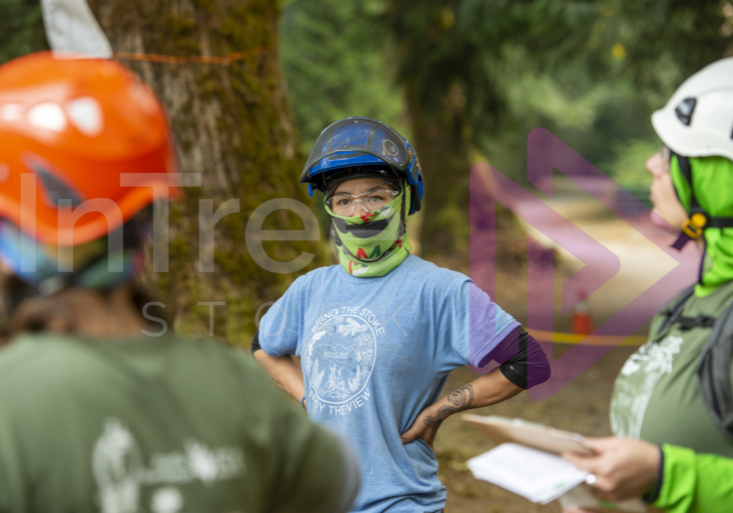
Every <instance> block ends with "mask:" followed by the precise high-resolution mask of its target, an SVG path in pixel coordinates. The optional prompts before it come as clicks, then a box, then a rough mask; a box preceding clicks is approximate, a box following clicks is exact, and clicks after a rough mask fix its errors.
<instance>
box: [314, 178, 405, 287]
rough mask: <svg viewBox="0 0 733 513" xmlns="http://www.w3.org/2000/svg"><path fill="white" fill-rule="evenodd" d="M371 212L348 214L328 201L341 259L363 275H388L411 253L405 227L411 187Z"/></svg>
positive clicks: (354, 272) (356, 272) (352, 270)
mask: <svg viewBox="0 0 733 513" xmlns="http://www.w3.org/2000/svg"><path fill="white" fill-rule="evenodd" d="M403 191H406V192H402V193H400V194H399V195H398V196H397V197H395V198H394V199H393V200H392V201H390V202H389V203H387V204H386V205H384V206H383V207H382V208H380V209H379V210H376V211H374V212H373V213H371V214H366V215H362V216H355V217H344V216H339V215H336V214H334V213H333V211H331V209H330V208H329V207H328V205H326V212H328V214H329V215H330V216H331V220H332V222H333V226H332V229H333V230H334V232H335V234H334V235H335V237H334V238H335V239H336V245H337V246H338V248H339V262H340V263H341V266H342V267H343V268H344V269H345V270H346V271H347V272H348V273H349V274H352V275H354V276H358V277H359V278H373V277H376V276H384V275H385V274H387V273H389V272H390V271H391V270H392V269H394V268H395V267H397V266H398V265H400V264H401V263H402V262H403V261H404V260H405V258H407V257H408V255H409V254H410V243H409V242H408V241H407V232H406V231H405V205H406V204H409V202H410V188H409V186H407V184H405V187H404V188H403Z"/></svg>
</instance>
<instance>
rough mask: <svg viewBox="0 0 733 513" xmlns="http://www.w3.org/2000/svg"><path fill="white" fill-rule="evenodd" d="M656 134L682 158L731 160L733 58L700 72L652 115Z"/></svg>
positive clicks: (732, 140) (732, 157) (715, 63)
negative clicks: (719, 157)
mask: <svg viewBox="0 0 733 513" xmlns="http://www.w3.org/2000/svg"><path fill="white" fill-rule="evenodd" d="M652 125H653V126H654V130H655V131H656V132H657V135H658V136H659V137H660V138H661V139H662V142H664V144H666V145H667V146H668V147H669V148H670V149H671V150H672V151H674V152H675V153H677V154H678V155H683V156H685V157H707V156H711V155H718V156H721V157H726V158H728V159H730V160H733V57H729V58H727V59H721V60H719V61H716V62H714V63H712V64H710V65H709V66H706V67H705V68H703V69H701V70H700V71H698V72H697V73H695V74H694V75H692V76H691V77H690V78H688V79H687V80H685V81H684V82H683V84H682V85H681V86H680V87H679V88H678V89H677V91H675V93H674V94H673V95H672V98H670V100H669V101H668V102H667V105H665V106H664V108H662V109H660V110H658V111H656V112H655V113H654V114H652Z"/></svg>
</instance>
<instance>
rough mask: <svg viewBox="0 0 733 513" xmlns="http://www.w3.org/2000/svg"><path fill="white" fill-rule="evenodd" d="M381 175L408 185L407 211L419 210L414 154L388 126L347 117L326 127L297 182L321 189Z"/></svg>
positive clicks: (419, 185) (420, 185)
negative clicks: (410, 198)
mask: <svg viewBox="0 0 733 513" xmlns="http://www.w3.org/2000/svg"><path fill="white" fill-rule="evenodd" d="M380 175H383V176H384V177H385V179H387V180H388V181H389V180H390V179H391V180H399V182H400V183H402V182H403V179H406V180H407V183H408V184H409V185H410V186H412V188H413V194H411V197H412V200H411V204H410V211H409V213H408V214H409V215H411V214H414V213H415V212H417V211H418V210H420V203H421V201H422V197H423V178H422V171H421V169H420V162H419V161H418V160H417V154H416V153H415V150H413V149H412V146H410V143H408V142H407V139H405V138H404V137H402V136H401V135H400V134H398V133H397V132H396V131H395V130H394V129H393V128H392V127H390V126H388V125H386V124H384V123H382V122H381V121H377V120H376V119H372V118H365V117H359V116H355V117H349V118H345V119H342V120H340V121H336V122H335V123H333V124H331V125H329V126H328V127H326V129H325V130H324V131H323V132H321V135H320V136H319V137H318V139H317V140H316V143H315V144H314V145H313V149H312V150H311V153H310V155H309V156H308V162H306V164H305V168H303V174H302V175H301V177H300V183H307V184H308V193H309V194H310V195H311V196H313V189H318V190H319V191H321V192H323V193H325V192H326V191H327V189H328V186H329V184H331V183H334V180H338V181H341V179H344V178H346V177H348V178H349V179H352V178H361V177H365V176H380Z"/></svg>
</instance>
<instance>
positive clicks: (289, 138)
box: [0, 0, 733, 513]
mask: <svg viewBox="0 0 733 513" xmlns="http://www.w3.org/2000/svg"><path fill="white" fill-rule="evenodd" d="M89 4H90V7H91V8H92V11H93V12H94V14H95V16H96V17H97V19H98V21H99V23H100V25H101V26H102V28H103V30H104V32H105V33H106V35H107V37H108V38H109V39H110V42H111V44H112V48H113V49H114V50H115V51H116V52H128V53H127V54H118V55H117V56H116V57H117V58H118V59H120V60H121V62H123V63H125V64H126V65H127V66H129V67H130V68H131V69H133V70H134V71H135V72H136V73H138V74H139V76H140V77H141V78H142V79H143V80H144V81H145V82H146V83H148V85H150V86H151V87H152V88H153V89H154V91H155V92H156V94H157V95H158V96H159V98H161V101H162V102H163V104H164V105H165V107H166V109H167V110H168V113H169V116H170V119H171V123H172V126H173V131H174V133H175V135H176V139H177V149H178V153H179V157H180V163H181V171H182V172H184V173H192V172H195V173H202V175H203V187H201V188H186V189H185V191H184V193H185V198H184V201H183V202H181V203H179V204H176V205H172V206H171V216H170V224H171V227H172V237H171V242H170V250H169V254H170V259H169V262H170V266H169V270H168V272H160V273H152V272H150V273H149V274H148V275H147V276H146V277H145V280H146V281H147V282H148V284H149V285H150V286H151V287H153V288H154V289H156V293H157V294H158V295H159V296H160V298H161V300H162V301H163V302H164V304H165V305H166V306H165V310H166V312H167V313H168V315H169V316H170V317H175V326H176V328H177V329H179V330H181V331H183V332H186V333H189V334H190V333H195V334H200V335H203V336H206V335H208V334H209V329H210V326H212V327H213V332H214V334H215V335H216V336H219V337H221V338H224V339H226V340H228V341H230V342H232V343H235V344H241V345H245V346H247V345H249V343H250V340H251V337H252V334H253V333H254V330H255V327H256V322H257V316H258V315H259V314H261V312H262V311H263V307H266V306H267V305H268V304H271V302H272V301H274V300H276V299H277V298H278V297H279V296H280V295H281V294H282V293H283V292H284V291H285V289H286V288H287V287H288V285H289V284H290V283H292V281H293V280H294V279H295V278H297V276H299V275H300V274H303V273H305V272H307V271H309V270H311V269H313V268H315V267H318V266H321V265H326V264H329V263H333V262H335V259H334V257H333V255H332V253H331V250H330V248H329V244H328V219H327V217H326V216H325V213H324V211H323V209H322V208H321V207H319V203H320V202H319V201H318V200H319V198H316V201H312V200H310V199H309V198H308V195H307V193H306V192H305V188H304V187H302V186H299V185H298V183H297V182H298V178H299V176H300V173H301V171H302V166H303V164H304V161H305V156H306V155H307V154H308V153H309V151H310V147H311V145H312V144H313V142H314V141H315V139H316V138H317V136H318V134H319V133H320V131H321V130H322V129H323V128H325V127H326V126H327V125H328V124H330V123H332V122H333V121H336V120H338V119H340V118H343V117H347V116H370V117H374V118H377V119H380V120H382V121H384V122H386V123H388V124H390V125H392V126H394V127H395V128H396V129H397V130H398V131H400V132H401V133H402V134H403V135H405V136H406V137H407V138H408V139H409V140H410V142H411V143H412V144H413V146H414V147H415V148H416V150H417V153H418V155H419V156H420V161H421V163H422V168H423V171H424V174H425V180H426V184H425V191H426V192H425V202H424V207H423V210H422V211H421V212H420V213H419V214H418V215H417V216H413V217H414V218H411V219H410V228H409V229H410V237H411V241H414V242H415V243H417V244H415V249H416V251H418V252H419V253H420V254H421V255H422V256H423V257H425V258H427V259H430V260H432V261H435V262H436V263H439V264H440V265H444V266H448V267H451V268H454V269H456V270H460V271H463V272H468V271H469V265H468V263H469V256H468V247H469V218H468V206H469V171H470V169H471V166H472V165H473V164H475V163H477V162H489V163H490V164H491V165H493V166H494V167H495V168H497V169H498V170H500V171H502V172H503V173H504V174H506V175H508V176H509V177H510V178H512V179H513V180H514V181H516V182H517V183H519V184H522V185H523V186H525V188H527V189H528V190H533V187H532V186H530V185H529V184H528V183H527V181H526V141H527V135H528V133H529V132H530V131H531V130H533V129H534V128H537V127H543V128H546V129H548V130H549V131H550V132H552V133H553V134H555V135H556V136H557V137H559V138H560V139H561V140H563V141H564V142H566V143H567V144H568V145H569V146H570V147H572V148H573V149H575V150H576V151H577V152H578V153H580V154H581V155H582V156H584V157H585V158H586V159H587V160H589V161H590V162H592V163H593V164H595V165H596V166H597V167H598V168H599V169H601V170H602V171H603V172H605V173H606V174H608V175H609V176H611V177H612V178H613V179H614V180H616V181H617V182H618V183H620V184H621V185H622V186H624V187H625V188H627V189H628V190H629V191H631V192H632V193H633V194H634V195H636V196H637V197H638V198H640V199H642V200H643V201H647V202H648V183H649V179H648V174H647V173H646V171H645V169H644V161H645V160H646V158H647V157H649V156H650V155H652V154H653V153H654V152H656V151H657V150H658V149H659V147H660V144H661V142H660V141H659V140H658V138H657V137H656V136H655V135H654V132H653V130H652V127H651V124H650V120H649V119H650V115H651V113H652V112H653V111H654V110H656V109H658V108H660V107H661V106H663V105H664V103H665V102H666V100H667V99H668V98H669V96H670V95H671V93H672V92H673V91H674V89H675V88H676V87H677V86H678V85H679V84H680V83H681V82H682V81H683V80H684V79H685V78H686V77H687V76H689V75H690V74H692V73H693V72H695V71H697V70H699V69H700V68H702V67H703V66H705V65H706V64H709V63H711V62H713V61H715V60H717V59H720V58H721V57H724V56H730V55H733V5H731V3H729V2H728V1H720V0H707V1H700V2H689V1H684V0H654V1H652V0H585V1H580V0H511V1H510V0H419V1H415V0H412V1H411V0H289V1H288V0H283V1H282V2H280V3H278V2H276V1H270V0H246V1H243V0H153V1H150V0H90V1H89ZM0 14H1V15H2V16H0V64H2V63H4V62H6V61H8V60H10V59H12V58H15V57H18V56H21V55H24V54H26V53H29V52H32V51H37V50H42V49H46V48H48V42H47V41H46V37H45V34H44V27H43V19H42V13H41V8H40V2H39V0H0ZM129 52H136V53H139V54H143V55H142V56H138V57H131V56H130V55H129ZM238 52H243V53H242V54H239V57H237V58H236V59H234V60H232V61H231V62H226V63H225V64H222V63H221V62H219V63H201V62H197V61H196V59H198V58H199V57H200V56H220V57H223V56H227V55H230V54H237V53H238ZM153 55H163V56H175V57H178V58H180V59H181V62H175V63H173V62H154V59H152V58H151V56H153ZM100 172H102V171H100ZM274 198H294V199H297V200H299V201H301V202H302V203H303V204H305V205H308V206H309V208H311V209H312V210H313V211H314V212H315V213H316V215H317V217H318V219H319V221H320V223H319V224H320V228H317V229H316V230H315V231H316V232H317V233H315V234H314V233H307V234H306V235H307V237H306V239H307V240H301V241H263V242H262V245H263V247H264V250H265V253H266V255H267V256H268V258H271V259H272V260H273V261H276V262H277V261H280V262H287V261H290V260H293V259H295V258H297V257H299V255H300V256H301V257H302V255H303V254H304V253H303V252H306V253H307V254H308V255H311V256H309V257H307V258H309V259H310V260H309V263H308V265H305V266H304V267H302V269H301V270H300V271H299V272H296V273H280V272H272V270H268V269H266V268H265V267H263V266H262V265H261V262H262V260H261V259H262V255H261V254H260V255H259V257H257V256H256V255H255V249H253V248H252V247H250V246H249V245H248V244H247V243H246V242H245V232H246V230H247V229H248V226H249V224H248V223H249V222H250V221H251V219H252V218H254V217H257V216H256V215H255V214H256V212H257V209H258V207H260V206H261V205H263V204H264V203H265V202H267V201H268V200H272V199H274ZM207 200H211V202H210V203H201V201H204V202H206V201H207ZM233 202H234V203H233ZM202 205H206V206H205V208H206V209H208V211H209V212H210V213H212V212H215V211H217V209H220V208H221V209H222V210H220V211H219V212H220V213H222V214H223V213H227V215H225V216H223V217H222V218H221V220H219V221H218V222H217V223H216V225H215V226H206V225H205V224H202V223H201V222H200V219H199V215H200V213H201V208H202ZM498 213H499V222H498V223H497V230H498V233H497V241H498V243H499V251H498V252H497V258H498V264H499V267H498V271H499V272H498V273H497V274H498V277H497V291H498V293H499V302H500V304H502V306H503V307H504V308H505V309H507V310H508V311H509V312H510V313H512V314H513V315H514V316H515V317H517V318H518V319H520V320H523V319H522V317H523V315H524V312H523V310H522V309H523V304H524V303H526V297H525V296H524V295H523V294H524V293H525V292H526V285H524V283H523V282H524V276H525V274H526V254H527V253H526V240H527V237H526V234H525V233H523V232H522V231H521V230H520V229H519V225H518V224H517V223H516V222H514V219H513V218H512V214H511V213H509V211H506V210H504V211H499V212H498ZM260 221H263V225H262V226H263V228H264V229H270V230H275V229H281V230H301V229H303V228H308V227H307V226H304V224H303V221H302V220H301V219H300V218H299V217H298V216H297V215H295V214H294V213H293V212H290V211H287V210H279V211H276V212H273V213H272V214H270V215H268V216H266V218H264V220H263V219H260ZM206 231H210V232H213V233H214V234H215V242H216V245H215V253H214V268H213V269H212V270H211V271H209V270H202V269H201V268H200V267H199V264H198V258H197V257H198V256H199V255H200V253H201V252H202V251H208V250H211V251H213V248H208V249H207V248H204V247H202V243H201V241H202V240H203V239H202V238H201V233H204V232H206ZM305 231H306V232H308V230H305ZM310 231H311V232H312V231H313V230H310ZM622 236H623V237H625V236H626V235H625V234H623V235H622ZM560 274H562V273H560ZM561 277H562V276H561ZM501 280H503V281H501ZM500 285H506V286H505V287H500ZM510 293H511V294H513V295H512V296H511V297H509V296H508V294H510ZM210 302H219V303H224V304H223V305H221V304H220V305H216V306H212V305H210V304H208V303H210ZM201 303H205V304H201ZM525 306H526V305H525ZM212 311H213V313H214V322H213V323H212V324H210V322H211V319H210V312H212ZM631 350H633V348H617V350H614V352H612V353H610V354H609V355H608V356H607V357H606V358H604V359H603V360H602V361H601V362H599V363H598V364H596V365H594V366H593V367H592V368H590V369H588V370H587V371H586V372H584V373H583V374H582V375H581V376H580V378H578V379H577V380H575V382H573V383H572V384H571V385H570V386H568V387H567V388H566V389H564V390H563V391H562V392H561V393H560V394H558V395H557V396H555V397H553V398H552V399H550V400H548V401H545V402H539V403H538V402H534V401H531V400H530V399H529V398H528V397H527V396H526V394H523V395H522V396H520V397H517V398H515V399H514V400H512V401H509V402H507V403H504V404H502V405H499V406H497V407H495V408H492V410H491V411H492V413H497V414H503V415H507V416H511V417H515V416H516V417H523V418H527V419H529V420H533V421H540V422H544V423H548V424H551V425H553V426H556V427H559V428H565V429H573V430H577V431H579V432H582V433H584V434H587V435H603V434H608V432H609V427H608V421H607V402H608V398H609V396H610V389H611V386H612V383H613V380H614V378H615V376H616V374H617V372H618V370H619V368H620V366H621V365H622V363H623V361H624V360H625V358H626V357H627V356H628V353H629V351H631ZM624 351H625V352H624ZM471 376H472V374H471V371H470V369H461V370H459V371H457V372H455V373H453V374H452V375H451V380H450V381H449V382H448V384H447V389H451V387H453V386H454V385H455V386H460V384H463V383H465V382H466V381H468V380H469V379H471ZM489 446H490V444H489V443H488V441H487V440H485V439H483V438H482V437H480V436H479V435H478V434H476V433H474V432H472V431H471V430H470V429H468V428H466V427H465V426H463V425H462V423H460V421H458V420H455V421H454V420H453V419H450V420H449V421H448V422H446V423H445V424H444V426H443V427H442V428H441V433H440V434H439V437H438V439H437V441H436V453H437V455H438V458H439V460H440V463H441V466H440V471H439V473H440V478H441V479H442V480H443V482H444V483H445V484H446V486H447V487H448V497H449V501H448V506H447V508H446V510H447V511H453V512H462V513H469V512H476V513H478V512H482V513H483V512H485V511H491V512H494V513H496V512H503V513H510V512H522V513H526V512H540V511H542V512H545V511H557V510H558V507H557V504H553V505H550V506H547V507H541V506H537V505H532V504H530V503H529V502H528V501H525V500H523V499H519V498H517V497H516V496H514V495H512V494H510V493H508V492H506V491H503V490H501V489H499V488H497V487H493V486H490V485H488V484H485V483H479V482H477V481H475V480H473V479H472V478H471V476H470V473H469V472H468V471H467V468H466V466H465V461H466V459H467V458H469V457H471V456H474V455H476V454H478V453H480V452H481V451H483V450H486V449H487V448H488V447H489Z"/></svg>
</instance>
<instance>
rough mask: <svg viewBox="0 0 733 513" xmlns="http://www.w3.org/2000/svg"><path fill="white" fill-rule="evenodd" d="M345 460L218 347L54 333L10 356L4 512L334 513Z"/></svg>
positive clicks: (255, 373)
mask: <svg viewBox="0 0 733 513" xmlns="http://www.w3.org/2000/svg"><path fill="white" fill-rule="evenodd" d="M343 461H344V460H343V454H342V450H341V445H340V442H339V441H338V440H337V439H336V438H335V437H333V436H332V435H331V434H329V433H327V432H326V431H325V430H323V429H322V428H319V427H316V426H315V425H314V424H312V423H311V422H310V421H308V419H307V417H306V415H305V413H304V412H303V411H302V410H300V409H299V408H298V407H297V406H295V405H293V404H291V403H290V402H289V401H288V400H287V399H285V397H283V396H282V394H281V393H280V392H279V391H277V390H276V389H274V387H273V386H272V385H271V383H270V382H269V380H268V378H267V377H266V376H265V375H264V373H263V372H262V371H261V370H260V368H259V366H258V365H257V364H256V363H255V362H253V361H252V360H251V359H250V357H249V356H246V355H244V354H243V353H241V352H239V351H235V350H232V349H229V348H227V347H225V346H223V345H220V344H217V343H214V342H204V341H193V340H185V339H180V338H176V337H174V336H163V337H160V338H147V337H146V338H141V339H139V340H129V341H114V340H89V339H83V338H80V337H74V336H61V335H50V334H41V335H33V336H31V335H24V336H21V337H19V338H18V339H16V340H15V341H13V342H12V343H11V344H10V345H8V346H7V347H6V348H4V349H2V350H0V512H6V511H7V512H10V511H12V512H20V513H22V512H44V513H53V512H72V511H73V512H76V513H84V512H92V511H102V512H105V513H128V512H130V513H131V512H137V511H151V512H153V513H178V512H184V511H189V512H201V513H204V512H205V513H215V512H221V513H225V512H236V511H240V512H268V511H323V510H324V508H325V509H328V505H329V504H333V502H335V501H336V500H337V499H335V497H336V496H337V495H338V492H339V488H340V487H341V486H343V484H344V474H345V467H344V463H343Z"/></svg>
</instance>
